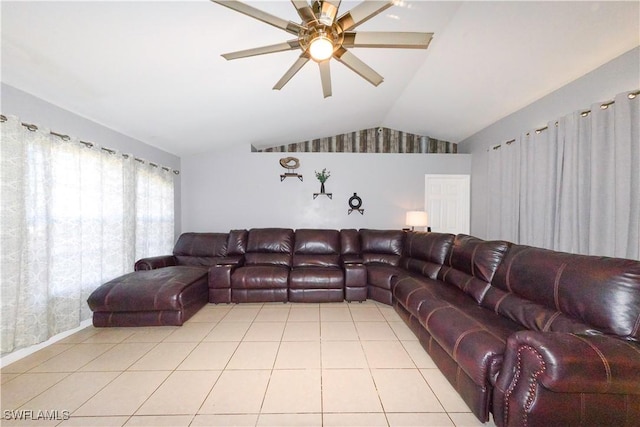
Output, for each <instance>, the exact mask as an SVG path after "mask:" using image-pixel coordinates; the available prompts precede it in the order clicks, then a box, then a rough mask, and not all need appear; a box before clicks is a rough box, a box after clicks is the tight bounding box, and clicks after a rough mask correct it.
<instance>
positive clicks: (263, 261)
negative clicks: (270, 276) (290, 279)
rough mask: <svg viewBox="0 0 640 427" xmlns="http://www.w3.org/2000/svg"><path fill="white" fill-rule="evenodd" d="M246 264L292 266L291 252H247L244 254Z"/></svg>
mask: <svg viewBox="0 0 640 427" xmlns="http://www.w3.org/2000/svg"><path fill="white" fill-rule="evenodd" d="M244 263H245V265H252V264H254V265H279V266H282V267H291V254H275V253H259V252H256V253H247V254H245V255H244Z"/></svg>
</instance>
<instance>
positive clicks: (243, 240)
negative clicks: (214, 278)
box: [227, 230, 249, 256]
mask: <svg viewBox="0 0 640 427" xmlns="http://www.w3.org/2000/svg"><path fill="white" fill-rule="evenodd" d="M248 236H249V232H248V231H247V230H231V231H229V240H228V241H227V255H228V256H238V255H244V254H245V253H246V252H247V238H248Z"/></svg>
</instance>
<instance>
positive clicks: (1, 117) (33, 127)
mask: <svg viewBox="0 0 640 427" xmlns="http://www.w3.org/2000/svg"><path fill="white" fill-rule="evenodd" d="M6 121H7V116H5V115H4V114H0V123H4V122H6ZM20 124H21V125H22V126H24V127H26V128H27V129H28V130H30V131H31V132H35V131H37V130H38V126H36V125H34V124H31V123H24V122H20ZM49 133H50V134H51V135H53V136H57V137H58V138H60V139H61V140H63V141H70V140H71V137H70V136H69V135H64V134H62V133H57V132H54V131H49ZM78 142H79V143H80V144H83V145H84V146H86V147H87V148H92V147H95V144H94V143H93V142H87V141H78ZM100 149H101V150H102V151H105V152H107V153H109V154H116V153H117V151H116V150H113V149H111V148H106V147H100ZM122 157H124V158H125V159H128V158H129V157H130V156H129V154H126V153H122ZM133 160H135V161H137V162H140V163H148V164H149V166H151V167H154V168H162V169H163V170H165V171H167V172H173V173H174V174H176V175H180V171H179V170H176V169H170V168H168V167H166V166H160V165H158V164H156V163H152V162H149V161H146V160H144V159H139V158H137V157H134V158H133Z"/></svg>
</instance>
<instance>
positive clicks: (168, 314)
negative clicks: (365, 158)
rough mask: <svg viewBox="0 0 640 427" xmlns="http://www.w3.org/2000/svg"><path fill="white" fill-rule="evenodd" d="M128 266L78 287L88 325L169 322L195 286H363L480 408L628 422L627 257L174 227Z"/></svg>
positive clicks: (630, 309) (635, 392) (635, 399)
mask: <svg viewBox="0 0 640 427" xmlns="http://www.w3.org/2000/svg"><path fill="white" fill-rule="evenodd" d="M136 270H138V271H136V272H134V273H131V274H130V275H126V276H123V278H119V279H116V280H115V281H113V282H109V283H107V284H105V285H103V287H101V288H99V289H98V290H96V292H95V293H94V295H92V296H91V297H90V298H89V305H90V307H91V308H92V309H93V310H94V324H96V326H123V325H135V324H139V325H142V324H181V323H182V322H183V321H184V320H186V319H187V318H188V317H189V316H190V315H192V314H193V313H195V311H197V309H199V308H200V307H201V306H202V305H204V304H206V303H207V297H208V302H212V303H228V302H248V301H282V302H286V301H296V302H324V301H342V300H343V299H346V300H347V301H362V300H365V299H367V298H369V299H373V300H376V301H380V302H382V303H385V304H389V305H393V306H394V308H395V310H396V311H397V312H398V313H399V314H400V316H401V317H402V319H403V320H404V321H405V322H406V323H407V325H409V327H410V328H411V329H412V330H413V332H414V333H415V334H416V336H417V337H418V339H419V340H420V342H421V344H422V346H423V347H424V349H425V350H426V351H427V352H428V353H429V355H430V356H431V357H432V358H433V360H434V361H435V363H436V364H437V366H438V367H439V368H440V370H441V371H442V372H443V374H444V375H445V376H446V377H447V378H448V380H449V381H450V382H451V384H452V385H453V386H454V387H455V388H456V390H457V391H458V393H459V394H460V395H461V396H462V398H463V399H464V400H465V402H466V403H467V404H468V405H469V407H470V408H471V410H472V411H473V412H474V414H475V415H476V416H477V417H478V418H479V419H480V420H481V421H487V420H488V419H489V414H490V413H492V414H493V417H494V420H495V423H496V424H497V425H499V426H503V425H504V426H572V425H593V426H605V425H607V426H608V425H616V426H619V425H620V426H622V425H628V426H631V425H639V421H638V420H640V345H639V344H638V340H639V339H640V262H639V261H633V260H626V259H617V258H603V257H593V256H583V255H574V254H568V253H561V252H555V251H550V250H545V249H539V248H533V247H528V246H522V245H515V244H511V243H508V242H504V241H483V240H480V239H477V238H474V237H471V236H466V235H458V236H454V235H451V234H442V233H421V232H402V231H395V230H359V231H358V230H340V231H338V230H296V231H294V230H290V229H252V230H249V231H246V230H233V231H231V232H229V233H186V234H183V235H182V236H181V237H180V239H179V240H178V242H177V243H176V246H175V249H174V254H173V255H172V256H165V257H156V258H148V259H143V260H140V261H138V262H137V263H136ZM198 272H199V273H198ZM147 281H148V283H147ZM153 289H160V291H156V292H155V294H154V297H153V298H150V297H149V295H148V294H150V293H151V294H153V293H154V291H153ZM137 294H141V295H142V296H141V297H137V296H136V295H137ZM158 295H159V296H158ZM205 296H206V297H205ZM136 298H137V299H139V300H140V301H141V302H140V303H134V302H132V301H133V300H136ZM122 300H124V302H122ZM154 304H155V306H154ZM136 319H138V321H136Z"/></svg>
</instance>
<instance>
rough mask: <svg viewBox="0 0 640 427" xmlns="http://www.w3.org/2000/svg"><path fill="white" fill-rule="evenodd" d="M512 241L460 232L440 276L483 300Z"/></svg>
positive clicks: (444, 280)
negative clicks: (491, 239)
mask: <svg viewBox="0 0 640 427" xmlns="http://www.w3.org/2000/svg"><path fill="white" fill-rule="evenodd" d="M508 246H509V244H508V243H507V242H504V241H501V240H493V241H487V240H482V239H478V238H477V237H472V236H467V235H466V234H458V235H457V236H456V237H455V239H454V240H453V246H452V247H451V250H450V251H449V254H448V255H447V258H446V261H445V265H444V266H443V267H442V268H441V269H440V271H439V272H438V279H439V280H441V281H443V282H446V283H449V284H451V285H455V286H457V287H458V288H460V289H461V290H462V291H464V292H465V293H467V294H468V295H470V296H471V297H473V298H474V299H475V300H476V302H478V303H480V302H481V301H482V298H483V297H484V295H485V293H486V292H487V290H488V288H489V283H490V282H491V280H492V279H493V276H494V274H495V272H496V269H497V268H498V265H500V262H501V261H502V258H503V257H504V254H505V252H506V251H507V248H508Z"/></svg>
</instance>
